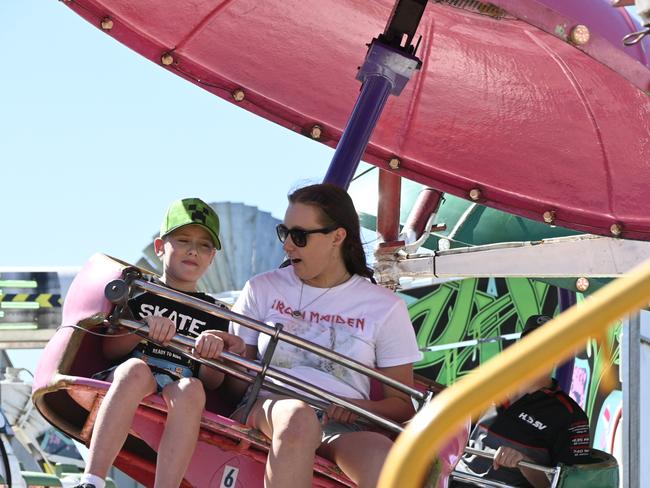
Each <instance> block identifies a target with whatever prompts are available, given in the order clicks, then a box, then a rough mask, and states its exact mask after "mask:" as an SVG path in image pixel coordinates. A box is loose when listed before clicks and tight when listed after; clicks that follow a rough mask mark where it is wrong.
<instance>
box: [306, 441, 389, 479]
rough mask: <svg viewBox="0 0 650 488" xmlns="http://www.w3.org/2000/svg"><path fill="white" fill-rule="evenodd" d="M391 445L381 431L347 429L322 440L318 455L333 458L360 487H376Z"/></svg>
mask: <svg viewBox="0 0 650 488" xmlns="http://www.w3.org/2000/svg"><path fill="white" fill-rule="evenodd" d="M392 446H393V441H391V440H390V439H389V438H388V437H386V436H384V435H382V434H379V433H378V432H368V431H361V432H347V433H344V434H341V435H339V436H335V437H334V438H332V440H330V441H328V442H325V443H323V444H322V445H321V447H320V448H319V449H318V454H320V455H321V456H323V457H326V458H327V459H330V460H331V461H334V462H335V463H336V464H337V465H338V466H339V468H341V470H342V471H343V472H344V473H345V475H346V476H347V477H348V478H350V479H351V480H352V481H354V482H355V483H356V484H357V486H358V487H359V488H374V487H375V486H377V481H378V479H379V474H380V473H381V468H382V467H383V465H384V461H385V460H386V456H388V451H390V448H391V447H392Z"/></svg>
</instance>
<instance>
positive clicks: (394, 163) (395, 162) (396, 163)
mask: <svg viewBox="0 0 650 488" xmlns="http://www.w3.org/2000/svg"><path fill="white" fill-rule="evenodd" d="M401 165H402V162H401V161H400V160H399V158H391V159H390V161H388V167H389V168H390V169H399V167H400V166H401Z"/></svg>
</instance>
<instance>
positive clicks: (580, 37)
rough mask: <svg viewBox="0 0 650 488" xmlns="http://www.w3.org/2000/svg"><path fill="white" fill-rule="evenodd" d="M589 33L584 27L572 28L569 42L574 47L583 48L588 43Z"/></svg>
mask: <svg viewBox="0 0 650 488" xmlns="http://www.w3.org/2000/svg"><path fill="white" fill-rule="evenodd" d="M590 37H591V33H590V32H589V28H588V27H587V26H586V25H582V24H578V25H575V26H573V28H572V29H571V33H570V34H569V40H570V41H571V42H572V43H573V44H575V45H576V46H583V45H585V44H587V43H588V42H589V38H590Z"/></svg>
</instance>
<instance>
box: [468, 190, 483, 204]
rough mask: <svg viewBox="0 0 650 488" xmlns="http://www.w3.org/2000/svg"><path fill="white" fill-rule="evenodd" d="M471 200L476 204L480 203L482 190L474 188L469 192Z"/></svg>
mask: <svg viewBox="0 0 650 488" xmlns="http://www.w3.org/2000/svg"><path fill="white" fill-rule="evenodd" d="M469 198H470V200H472V201H474V202H478V201H479V200H480V199H481V190H479V189H478V188H472V189H471V190H470V191H469Z"/></svg>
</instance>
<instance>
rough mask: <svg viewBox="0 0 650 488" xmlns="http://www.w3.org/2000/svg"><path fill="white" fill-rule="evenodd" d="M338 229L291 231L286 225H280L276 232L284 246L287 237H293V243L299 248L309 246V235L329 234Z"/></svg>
mask: <svg viewBox="0 0 650 488" xmlns="http://www.w3.org/2000/svg"><path fill="white" fill-rule="evenodd" d="M336 229H338V226H336V227H323V228H322V229H312V230H305V229H296V228H294V229H289V228H288V227H287V226H286V225H284V224H279V225H278V226H277V227H276V228H275V231H276V232H277V234H278V239H280V242H281V243H282V244H284V243H285V241H286V240H287V237H289V236H291V241H292V242H293V243H294V244H295V245H296V246H298V247H305V246H306V245H307V236H308V235H309V234H329V233H330V232H332V231H333V230H336Z"/></svg>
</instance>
